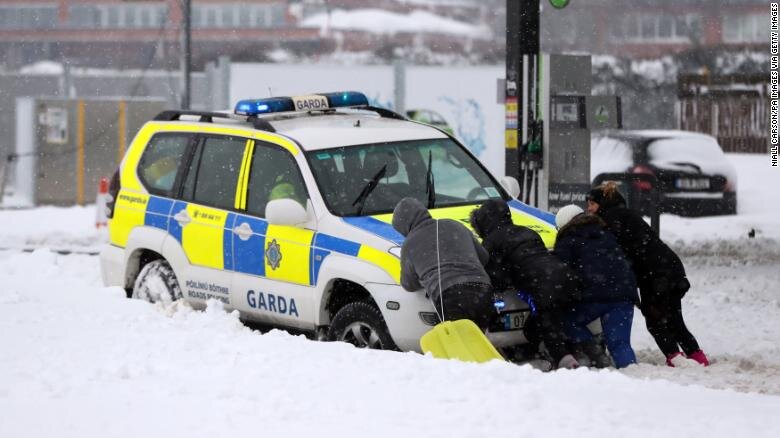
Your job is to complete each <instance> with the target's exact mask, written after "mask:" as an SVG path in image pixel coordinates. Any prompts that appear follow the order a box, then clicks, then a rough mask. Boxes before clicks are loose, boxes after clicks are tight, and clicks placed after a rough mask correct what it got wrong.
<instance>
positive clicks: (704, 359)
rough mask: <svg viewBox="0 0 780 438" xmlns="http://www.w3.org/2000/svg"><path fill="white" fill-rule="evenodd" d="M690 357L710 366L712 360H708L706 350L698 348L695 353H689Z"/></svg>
mask: <svg viewBox="0 0 780 438" xmlns="http://www.w3.org/2000/svg"><path fill="white" fill-rule="evenodd" d="M688 359H693V360H695V361H696V362H699V364H701V365H702V366H705V367H707V366H710V361H709V360H707V356H705V355H704V352H703V351H701V350H696V351H694V352H693V353H691V354H689V355H688Z"/></svg>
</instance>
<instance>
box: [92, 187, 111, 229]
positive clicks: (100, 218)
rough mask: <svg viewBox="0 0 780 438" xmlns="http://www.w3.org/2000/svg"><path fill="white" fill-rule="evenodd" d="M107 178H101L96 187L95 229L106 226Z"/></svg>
mask: <svg viewBox="0 0 780 438" xmlns="http://www.w3.org/2000/svg"><path fill="white" fill-rule="evenodd" d="M108 197H109V195H108V178H106V177H105V176H104V177H101V178H100V184H99V185H98V193H97V199H95V228H100V227H105V226H108V216H107V215H106V209H107V208H108Z"/></svg>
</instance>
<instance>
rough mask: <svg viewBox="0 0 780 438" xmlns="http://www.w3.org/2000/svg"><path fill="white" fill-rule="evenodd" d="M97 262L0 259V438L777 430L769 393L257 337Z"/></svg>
mask: <svg viewBox="0 0 780 438" xmlns="http://www.w3.org/2000/svg"><path fill="white" fill-rule="evenodd" d="M95 262H96V258H95V257H90V256H83V255H70V256H60V255H56V254H53V253H51V252H49V251H45V250H41V251H36V252H34V253H31V254H28V253H15V252H0V281H1V282H2V284H3V288H0V333H3V336H2V337H0V412H2V414H0V436H4V437H17V436H26V437H38V436H40V437H43V436H58V437H71V436H72V437H79V438H83V437H91V436H96V437H97V436H100V437H103V436H111V437H125V436H127V437H137V436H191V437H198V436H234V435H249V434H253V435H260V436H313V435H317V436H324V437H327V436H338V437H343V436H366V435H370V436H375V437H398V436H420V435H425V436H431V437H460V436H488V435H492V434H509V435H516V436H520V435H522V436H564V435H571V434H574V435H576V436H598V437H601V436H604V434H607V435H609V436H618V435H628V436H632V437H635V436H662V435H669V434H674V435H686V434H696V435H697V436H710V437H719V436H723V437H726V436H729V437H730V436H746V435H748V436H752V437H774V436H777V435H778V434H779V433H780V419H779V418H778V417H777V415H776V414H777V412H780V397H778V396H770V395H759V394H742V393H737V392H734V391H731V390H725V391H723V390H712V389H706V388H702V387H698V386H680V385H677V384H674V383H671V382H668V381H663V380H643V379H636V378H632V377H629V376H626V375H624V374H622V373H620V372H617V371H598V372H597V371H589V370H586V369H580V370H576V371H560V372H554V373H547V374H544V373H541V372H538V371H535V370H533V369H531V368H530V367H527V366H525V367H519V366H516V365H511V364H508V363H498V362H496V363H488V364H482V365H477V364H467V363H461V362H456V361H444V360H436V359H433V358H430V357H425V356H422V355H419V354H415V353H394V352H381V351H365V350H357V349H354V348H352V347H351V346H349V345H347V344H343V343H318V342H312V341H308V340H306V339H305V338H303V337H301V336H292V335H288V334H286V333H284V332H280V331H271V332H269V333H267V334H262V335H261V334H259V333H257V332H253V331H251V330H249V329H247V328H246V327H244V326H243V325H242V324H241V323H240V322H239V321H238V319H237V317H236V314H235V313H231V314H229V313H226V312H224V311H223V310H222V309H221V308H220V307H219V305H217V304H215V305H214V306H212V307H210V308H209V309H207V310H206V311H204V312H197V311H192V310H188V309H187V308H186V307H183V308H179V309H178V310H175V309H164V308H161V307H155V306H153V305H150V304H147V303H144V302H140V301H135V300H128V299H126V298H125V297H124V293H123V291H122V290H120V289H118V288H103V287H101V285H100V281H99V276H98V271H97V268H96V263H95ZM645 366H646V367H652V366H651V365H645ZM652 368H660V367H652ZM696 371H698V372H700V373H701V372H702V370H701V369H697V370H696Z"/></svg>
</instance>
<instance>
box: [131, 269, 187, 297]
mask: <svg viewBox="0 0 780 438" xmlns="http://www.w3.org/2000/svg"><path fill="white" fill-rule="evenodd" d="M132 297H133V298H135V299H139V300H144V301H148V302H150V303H158V302H159V303H163V304H166V305H167V304H170V303H172V302H174V301H176V300H179V299H181V298H182V293H181V288H180V287H179V282H178V280H176V275H175V274H174V273H173V269H172V268H171V265H170V264H168V262H167V261H165V260H154V261H151V262H149V263H147V264H146V265H145V266H144V267H143V269H141V272H139V273H138V277H137V278H136V279H135V284H134V285H133V294H132Z"/></svg>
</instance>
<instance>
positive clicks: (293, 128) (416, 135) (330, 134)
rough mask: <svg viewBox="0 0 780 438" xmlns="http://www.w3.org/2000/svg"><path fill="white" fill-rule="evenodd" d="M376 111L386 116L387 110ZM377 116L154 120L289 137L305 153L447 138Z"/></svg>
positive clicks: (199, 115)
mask: <svg viewBox="0 0 780 438" xmlns="http://www.w3.org/2000/svg"><path fill="white" fill-rule="evenodd" d="M379 111H380V113H388V112H387V110H381V109H380V110H379ZM380 113H377V112H376V111H373V110H363V109H358V110H354V109H351V108H350V109H339V111H338V112H334V111H312V112H286V113H285V112H283V113H275V114H269V115H263V116H261V117H255V118H252V117H249V118H247V116H241V115H235V114H231V113H229V112H226V111H220V112H204V111H189V110H172V111H163V112H162V113H160V114H158V115H157V116H156V117H155V118H154V120H155V121H166V122H168V121H186V122H189V123H192V122H196V123H208V124H209V126H211V127H219V126H222V127H226V128H230V127H235V126H242V127H247V128H250V129H251V128H252V127H254V128H255V129H260V130H264V131H269V132H274V133H277V134H280V135H283V136H285V137H289V138H291V139H293V140H295V141H296V142H298V143H299V144H300V145H301V148H303V150H306V151H311V150H320V149H329V148H335V147H341V146H354V145H361V144H371V143H387V142H396V141H406V140H425V139H435V138H447V134H445V133H443V132H442V131H440V130H438V129H436V128H433V127H431V126H428V125H425V124H423V123H418V122H413V121H410V120H406V119H404V118H403V117H402V116H400V115H397V114H395V113H392V116H388V114H384V115H383V114H380ZM390 113H391V112H390ZM248 124H249V125H248Z"/></svg>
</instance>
